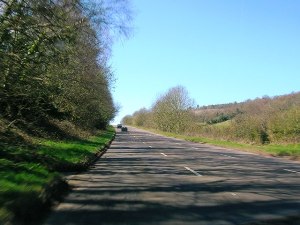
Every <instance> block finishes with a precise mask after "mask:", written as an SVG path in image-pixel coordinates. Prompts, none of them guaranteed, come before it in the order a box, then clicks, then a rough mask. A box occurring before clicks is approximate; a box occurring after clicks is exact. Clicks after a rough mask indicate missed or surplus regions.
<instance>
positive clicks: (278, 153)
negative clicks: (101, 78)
mask: <svg viewBox="0 0 300 225" xmlns="http://www.w3.org/2000/svg"><path fill="white" fill-rule="evenodd" d="M139 128H141V129H145V130H148V131H151V132H153V133H157V134H161V135H163V136H167V137H173V138H178V139H182V140H186V141H191V142H195V143H205V144H211V145H215V146H220V147H224V148H231V149H236V150H241V151H247V152H253V153H257V154H262V155H269V156H275V157H286V158H289V159H292V160H297V161H300V144H285V145H284V144H282V145H279V144H267V145H252V144H245V143H237V142H232V141H224V140H216V139H211V138H205V137H196V136H187V135H181V134H175V133H169V132H162V131H158V130H154V129H148V128H144V127H139Z"/></svg>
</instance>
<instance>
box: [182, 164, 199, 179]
mask: <svg viewBox="0 0 300 225" xmlns="http://www.w3.org/2000/svg"><path fill="white" fill-rule="evenodd" d="M184 168H185V169H187V170H188V171H190V172H192V173H193V174H195V175H196V176H198V177H202V175H201V174H200V173H197V172H196V171H195V170H192V169H191V168H189V167H187V166H185V167H184Z"/></svg>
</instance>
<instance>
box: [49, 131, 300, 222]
mask: <svg viewBox="0 0 300 225" xmlns="http://www.w3.org/2000/svg"><path fill="white" fill-rule="evenodd" d="M69 182H70V184H71V185H72V186H73V187H74V188H73V190H72V192H71V193H70V194H69V195H68V196H67V197H66V198H65V200H64V201H63V202H62V203H61V204H59V205H58V206H57V207H56V208H55V209H54V211H53V212H52V213H51V214H50V216H49V217H48V218H47V220H46V221H45V223H44V225H83V224H84V225H94V224H97V225H100V224H103V225H110V224H116V225H121V224H122V225H127V224H128V225H137V224H138V225H140V224H153V225H154V224H155V225H159V224H163V225H177V224H187V225H190V224H193V225H196V224H197V225H199V224H213V225H218V224H220V225H231V224H275V225H276V224H300V164H299V163H296V162H291V161H287V160H282V159H276V158H271V157H262V156H258V155H255V154H250V153H243V152H239V151H234V150H226V149H223V148H220V147H213V146H208V145H204V144H196V143H191V142H186V141H182V140H176V139H173V138H166V137H162V136H159V135H155V134H152V133H149V132H145V131H142V130H138V129H135V128H129V132H119V131H118V132H117V135H116V138H115V140H114V141H113V143H112V145H111V147H110V148H109V149H108V151H107V153H106V154H104V155H103V156H102V158H101V159H100V160H98V161H97V162H96V163H95V165H94V166H93V167H92V168H91V169H90V170H89V171H87V172H85V173H82V174H78V175H73V176H71V177H69Z"/></svg>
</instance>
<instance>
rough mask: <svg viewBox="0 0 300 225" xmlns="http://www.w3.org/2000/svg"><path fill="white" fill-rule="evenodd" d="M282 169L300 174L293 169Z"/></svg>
mask: <svg viewBox="0 0 300 225" xmlns="http://www.w3.org/2000/svg"><path fill="white" fill-rule="evenodd" d="M283 170H285V171H288V172H292V173H299V174H300V172H298V171H295V170H289V169H283Z"/></svg>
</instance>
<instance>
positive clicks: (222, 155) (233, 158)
mask: <svg viewBox="0 0 300 225" xmlns="http://www.w3.org/2000/svg"><path fill="white" fill-rule="evenodd" d="M220 155H222V156H225V157H228V158H233V159H236V157H233V156H230V155H225V154H220Z"/></svg>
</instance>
